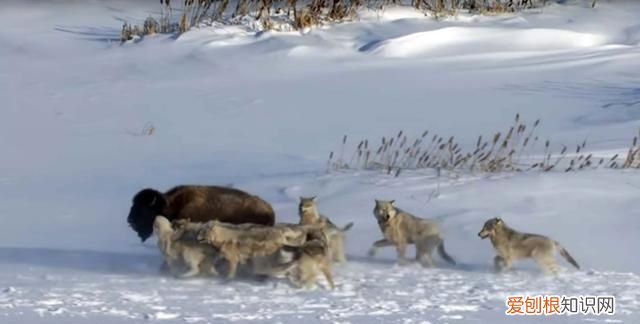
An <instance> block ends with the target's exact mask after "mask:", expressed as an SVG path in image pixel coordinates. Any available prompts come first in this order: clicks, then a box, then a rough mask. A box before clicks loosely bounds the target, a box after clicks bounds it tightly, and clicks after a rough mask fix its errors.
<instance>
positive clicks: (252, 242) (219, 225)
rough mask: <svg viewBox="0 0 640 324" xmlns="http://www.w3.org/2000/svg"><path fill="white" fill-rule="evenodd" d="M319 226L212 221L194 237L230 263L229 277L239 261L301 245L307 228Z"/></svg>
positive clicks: (233, 274)
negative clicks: (211, 247) (285, 246)
mask: <svg viewBox="0 0 640 324" xmlns="http://www.w3.org/2000/svg"><path fill="white" fill-rule="evenodd" d="M320 228H321V227H319V226H317V225H313V226H311V225H297V224H276V225H274V226H264V225H258V224H229V223H223V222H220V221H217V220H214V221H209V222H208V223H207V224H206V225H205V226H203V228H202V229H201V230H200V231H199V233H198V235H197V240H198V241H199V242H201V243H206V244H210V245H211V246H213V247H215V248H216V249H217V250H218V251H220V254H221V255H222V256H223V257H224V258H225V259H226V260H227V261H228V262H229V274H228V277H229V278H233V277H235V275H236V271H237V267H238V265H239V264H244V263H246V262H247V261H249V260H250V259H253V258H255V257H260V256H269V255H272V254H274V253H276V252H278V251H279V250H280V249H281V248H282V247H283V246H284V245H291V246H300V245H303V244H304V243H305V242H306V236H307V233H308V231H310V230H313V229H320Z"/></svg>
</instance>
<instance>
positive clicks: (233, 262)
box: [227, 257, 238, 279]
mask: <svg viewBox="0 0 640 324" xmlns="http://www.w3.org/2000/svg"><path fill="white" fill-rule="evenodd" d="M227 261H229V273H228V274H227V278H229V279H233V278H235V277H236V273H237V272H238V260H237V259H236V258H234V257H231V258H228V259H227Z"/></svg>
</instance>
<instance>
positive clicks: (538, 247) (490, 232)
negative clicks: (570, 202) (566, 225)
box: [478, 217, 580, 273]
mask: <svg viewBox="0 0 640 324" xmlns="http://www.w3.org/2000/svg"><path fill="white" fill-rule="evenodd" d="M478 236H480V238H481V239H486V238H489V239H490V240H491V244H493V247H494V249H495V250H496V252H497V255H496V256H495V258H494V259H493V261H494V265H495V267H496V270H497V271H498V272H502V271H505V270H508V269H510V268H511V266H512V263H513V261H515V260H518V259H525V258H533V260H534V261H535V262H536V263H537V264H538V265H539V266H540V267H541V268H542V270H543V271H544V272H546V273H557V272H558V265H557V263H556V259H555V254H556V252H560V255H561V256H562V257H563V258H564V259H565V260H567V262H569V263H571V265H573V266H574V267H575V268H576V269H580V266H579V265H578V263H577V262H576V260H574V259H573V257H572V256H571V255H570V254H569V252H568V251H567V250H566V249H565V248H564V247H562V245H560V243H558V241H555V240H552V239H550V238H548V237H546V236H543V235H538V234H530V233H523V232H518V231H516V230H514V229H512V228H510V227H509V226H507V224H505V222H504V221H503V220H502V219H501V218H498V217H496V218H491V219H489V220H487V221H486V222H485V223H484V226H482V230H481V231H480V232H479V233H478Z"/></svg>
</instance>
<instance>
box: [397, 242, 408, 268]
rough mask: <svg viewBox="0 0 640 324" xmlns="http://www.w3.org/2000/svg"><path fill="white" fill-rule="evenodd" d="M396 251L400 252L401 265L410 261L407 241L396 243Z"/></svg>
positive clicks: (399, 261) (399, 260)
mask: <svg viewBox="0 0 640 324" xmlns="http://www.w3.org/2000/svg"><path fill="white" fill-rule="evenodd" d="M396 251H397V252H398V263H399V264H400V265H405V264H407V263H409V261H408V260H407V257H406V254H407V242H398V244H397V245H396Z"/></svg>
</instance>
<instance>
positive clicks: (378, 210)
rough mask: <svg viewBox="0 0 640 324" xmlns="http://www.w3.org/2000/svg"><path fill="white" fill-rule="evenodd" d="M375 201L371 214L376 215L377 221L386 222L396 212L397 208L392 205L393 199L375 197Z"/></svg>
mask: <svg viewBox="0 0 640 324" xmlns="http://www.w3.org/2000/svg"><path fill="white" fill-rule="evenodd" d="M375 201H376V206H375V207H374V208H373V216H375V217H376V219H377V220H378V222H379V223H386V222H387V221H389V220H390V219H391V218H393V217H394V216H396V214H397V213H398V210H397V209H396V207H395V206H394V205H393V203H394V202H395V200H378V199H376V200H375Z"/></svg>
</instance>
